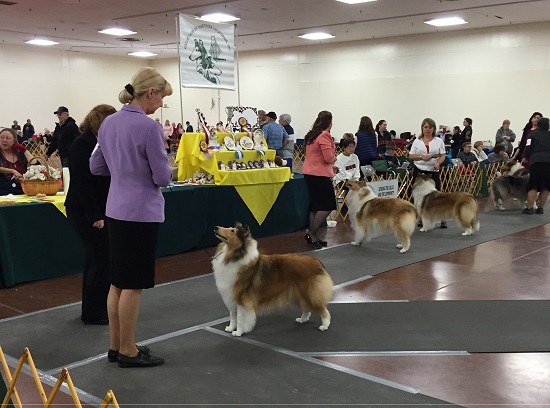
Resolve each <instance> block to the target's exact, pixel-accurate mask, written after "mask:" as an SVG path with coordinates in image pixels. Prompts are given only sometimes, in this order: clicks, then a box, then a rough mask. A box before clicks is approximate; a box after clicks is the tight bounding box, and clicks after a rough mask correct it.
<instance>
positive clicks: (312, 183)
mask: <svg viewBox="0 0 550 408" xmlns="http://www.w3.org/2000/svg"><path fill="white" fill-rule="evenodd" d="M304 180H305V182H306V185H307V192H308V195H309V211H310V212H317V211H332V210H336V196H335V194H334V186H333V184H332V180H331V179H330V177H325V176H311V175H309V174H304Z"/></svg>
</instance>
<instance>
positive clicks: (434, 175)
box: [412, 165, 441, 191]
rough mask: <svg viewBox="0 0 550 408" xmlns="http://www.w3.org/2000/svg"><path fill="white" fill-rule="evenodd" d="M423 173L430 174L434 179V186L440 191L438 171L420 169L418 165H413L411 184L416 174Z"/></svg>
mask: <svg viewBox="0 0 550 408" xmlns="http://www.w3.org/2000/svg"><path fill="white" fill-rule="evenodd" d="M419 173H421V174H425V175H427V176H430V177H431V178H432V180H433V181H435V188H436V189H438V190H439V191H441V180H440V179H439V172H438V171H427V170H420V169H419V168H418V167H416V166H414V165H413V179H412V184H414V182H415V180H416V176H418V174H419Z"/></svg>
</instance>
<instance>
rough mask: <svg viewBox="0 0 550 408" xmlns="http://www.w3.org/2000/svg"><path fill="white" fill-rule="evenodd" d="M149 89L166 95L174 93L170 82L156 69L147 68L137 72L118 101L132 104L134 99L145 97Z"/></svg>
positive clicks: (121, 92)
mask: <svg viewBox="0 0 550 408" xmlns="http://www.w3.org/2000/svg"><path fill="white" fill-rule="evenodd" d="M128 88H130V90H129V89H128ZM132 88H133V89H132ZM149 88H153V89H154V90H155V91H157V92H162V93H164V95H172V92H173V91H172V85H170V82H168V81H167V80H166V79H165V78H164V77H163V76H162V75H161V74H159V73H158V71H157V70H156V69H155V68H151V67H146V68H141V69H140V70H139V71H138V72H136V74H135V75H134V77H133V78H132V80H131V82H130V83H129V84H128V85H126V87H125V88H124V89H123V90H122V91H120V93H119V94H118V100H119V101H120V102H121V103H130V102H132V100H133V99H134V98H140V97H142V96H143V95H145V93H146V92H147V90H148V89H149ZM130 92H131V93H130Z"/></svg>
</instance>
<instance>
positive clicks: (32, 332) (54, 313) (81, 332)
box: [0, 212, 550, 406]
mask: <svg viewBox="0 0 550 408" xmlns="http://www.w3.org/2000/svg"><path fill="white" fill-rule="evenodd" d="M480 220H481V223H482V226H481V231H480V232H479V233H477V234H476V235H474V236H472V237H462V236H460V231H459V230H458V228H457V227H456V225H453V223H451V224H450V228H449V229H447V230H439V229H438V230H434V231H432V232H430V233H420V232H416V233H415V235H414V236H413V245H412V247H411V251H410V252H409V253H407V254H403V255H402V254H399V253H398V252H397V250H395V248H394V247H393V246H394V242H393V238H392V237H390V236H382V237H378V238H375V239H374V240H373V241H372V242H371V243H370V244H365V245H364V246H362V247H359V248H356V247H351V246H349V245H344V246H341V247H337V248H331V249H327V250H321V251H314V252H313V254H314V255H315V256H318V257H319V258H320V259H322V261H323V262H324V263H325V265H326V266H327V269H328V270H329V272H330V273H331V275H332V277H333V279H334V282H335V283H336V284H343V283H345V282H349V281H351V280H354V279H361V278H363V277H365V275H373V274H376V273H380V272H383V271H386V270H389V269H392V268H395V267H398V266H403V265H407V264H410V263H413V262H418V261H420V260H423V259H426V258H431V257H434V256H438V255H442V254H445V253H448V252H452V251H454V250H457V249H461V248H465V247H468V246H471V245H476V244H479V243H481V242H486V241H489V240H492V239H495V238H498V237H501V236H504V235H508V234H511V233H514V232H518V231H522V230H525V229H528V228H531V227H533V226H536V225H541V224H543V223H545V222H546V215H545V216H542V217H539V216H537V217H509V216H507V214H506V213H500V212H494V213H489V214H481V215H480ZM484 225H485V226H489V225H490V228H484ZM343 261H345V262H343ZM79 309H80V305H79V304H75V305H69V306H65V307H60V308H55V309H51V310H46V311H42V312H38V313H32V314H28V315H24V316H22V317H18V318H12V319H4V320H2V321H0V344H1V345H2V348H3V350H4V353H5V354H7V355H8V357H10V356H11V359H10V361H13V359H15V358H18V357H19V356H20V355H21V353H22V351H23V349H24V348H25V347H29V349H30V350H31V353H32V356H33V359H34V362H35V364H36V366H37V367H38V368H39V369H40V370H41V371H42V372H44V373H45V374H51V375H54V376H57V375H58V373H59V371H60V369H61V368H62V367H64V366H66V367H68V368H69V371H70V373H71V378H72V379H73V382H74V383H75V385H76V386H77V387H78V388H79V389H80V390H82V393H81V397H82V400H83V401H84V402H90V403H93V404H96V405H98V403H99V401H100V400H101V399H103V397H104V396H105V393H106V392H107V390H109V389H113V391H114V393H115V395H116V397H117V399H118V401H119V403H121V404H123V405H124V404H130V403H131V404H136V405H137V406H142V405H144V404H153V405H155V406H161V405H162V404H168V403H173V404H184V403H186V404H224V405H229V404H238V405H242V404H245V403H248V404H252V405H258V404H281V405H282V406H284V405H290V404H300V403H304V404H313V405H321V404H345V403H347V404H382V403H384V404H390V405H397V404H411V406H421V405H422V404H430V403H431V404H437V403H438V401H437V400H434V399H431V398H429V397H426V396H423V395H421V394H420V393H417V392H416V391H415V390H411V389H408V388H407V387H402V386H400V385H399V384H392V383H388V382H387V381H385V380H384V379H377V378H372V377H369V376H366V375H364V374H361V373H357V372H353V371H351V370H346V369H343V368H342V367H336V366H333V365H330V364H328V363H323V362H322V361H320V360H317V359H315V358H312V357H311V355H312V354H313V355H314V354H315V353H316V352H319V353H322V352H326V351H332V352H338V351H342V352H350V351H351V352H352V351H367V350H375V351H388V350H398V351H411V350H467V351H543V350H544V351H547V350H548V345H547V344H546V345H545V343H544V340H545V339H548V338H549V336H548V334H549V333H548V331H549V330H550V324H548V323H549V321H548V318H546V316H545V314H544V313H543V312H542V311H543V310H548V302H543V301H540V302H522V301H520V302H451V301H449V302H444V301H439V302H410V303H367V304H333V305H330V310H331V312H332V315H333V324H332V326H331V329H330V330H329V331H328V332H326V333H321V332H319V331H318V330H317V327H318V326H319V324H320V322H319V318H318V317H317V316H314V317H313V318H312V321H311V322H310V323H308V324H305V325H297V324H296V323H294V320H293V319H294V318H295V317H297V312H296V311H295V310H286V311H280V312H277V313H276V314H273V315H271V316H261V317H259V319H258V325H257V328H256V330H255V331H254V332H252V333H251V334H249V335H247V336H244V337H243V338H240V339H236V338H232V337H231V336H230V335H227V334H226V333H224V332H223V326H224V323H223V322H225V321H226V319H227V311H226V309H225V306H224V305H223V303H222V301H221V299H220V296H219V294H218V293H217V291H216V288H215V284H214V279H213V276H212V275H208V276H201V277H197V278H193V279H189V280H185V281H180V282H174V283H171V284H167V285H163V286H158V287H156V288H154V289H151V290H147V291H145V292H144V295H143V299H142V305H141V312H140V321H139V326H138V333H137V339H138V341H139V342H140V343H142V344H143V343H145V344H150V346H151V348H152V350H153V351H154V352H156V353H158V354H159V355H162V356H163V357H165V358H166V360H167V364H166V365H164V366H161V367H156V368H152V369H147V370H144V369H126V370H123V369H119V368H118V367H117V366H116V364H110V363H108V362H107V361H106V358H105V352H106V349H107V346H108V328H107V327H105V326H103V327H101V326H82V324H81V322H80V321H79V312H80V310H79ZM451 321H452V325H451V324H449V322H451ZM511 333H512V334H511ZM513 333H521V335H518V334H513ZM299 352H307V353H309V354H301V353H299Z"/></svg>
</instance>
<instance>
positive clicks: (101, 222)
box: [92, 220, 105, 229]
mask: <svg viewBox="0 0 550 408" xmlns="http://www.w3.org/2000/svg"><path fill="white" fill-rule="evenodd" d="M104 226H105V221H104V220H98V221H96V222H94V223H93V224H92V227H94V228H97V229H103V227H104Z"/></svg>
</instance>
